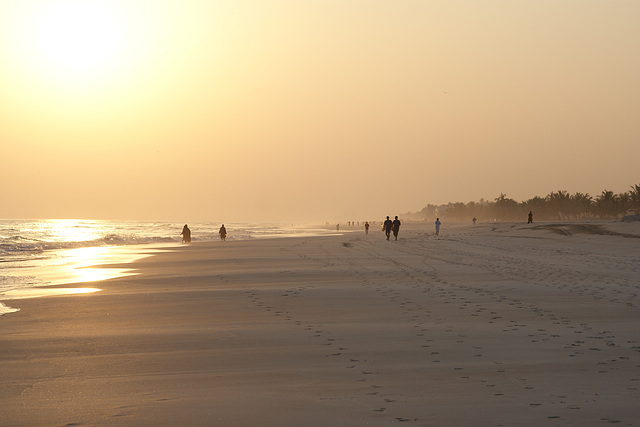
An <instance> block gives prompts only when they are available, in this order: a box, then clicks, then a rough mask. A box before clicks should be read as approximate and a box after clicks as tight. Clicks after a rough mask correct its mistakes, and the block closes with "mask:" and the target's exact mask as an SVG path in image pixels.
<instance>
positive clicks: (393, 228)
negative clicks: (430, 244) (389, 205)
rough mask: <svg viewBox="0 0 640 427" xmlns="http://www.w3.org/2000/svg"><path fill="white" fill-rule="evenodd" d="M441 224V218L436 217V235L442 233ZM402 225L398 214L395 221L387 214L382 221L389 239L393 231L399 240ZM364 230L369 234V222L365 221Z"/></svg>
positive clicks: (383, 228)
mask: <svg viewBox="0 0 640 427" xmlns="http://www.w3.org/2000/svg"><path fill="white" fill-rule="evenodd" d="M440 224H442V223H441V222H440V218H436V223H435V225H436V236H439V235H440ZM401 225H402V223H401V222H400V220H399V219H398V216H397V215H396V217H395V219H394V220H393V221H391V218H389V217H388V216H387V219H386V220H385V221H384V222H383V223H382V231H384V233H385V235H386V236H387V240H389V239H390V238H391V233H393V237H394V239H395V240H398V233H399V232H400V226H401ZM364 232H365V234H369V222H368V221H367V222H365V223H364Z"/></svg>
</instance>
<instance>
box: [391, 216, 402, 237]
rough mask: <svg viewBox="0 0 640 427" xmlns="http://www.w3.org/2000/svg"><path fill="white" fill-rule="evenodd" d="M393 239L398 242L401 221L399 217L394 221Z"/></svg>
mask: <svg viewBox="0 0 640 427" xmlns="http://www.w3.org/2000/svg"><path fill="white" fill-rule="evenodd" d="M392 225H393V237H395V239H396V240H398V232H399V231H400V225H401V224H400V220H399V219H398V215H396V219H394V220H393V223H392Z"/></svg>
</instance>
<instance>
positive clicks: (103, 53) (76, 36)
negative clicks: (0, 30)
mask: <svg viewBox="0 0 640 427" xmlns="http://www.w3.org/2000/svg"><path fill="white" fill-rule="evenodd" d="M35 22H36V34H37V36H36V37H35V44H36V48H37V49H38V50H39V54H40V55H42V56H43V57H44V58H45V59H46V60H47V62H48V63H49V64H50V65H51V66H54V67H56V68H58V69H60V70H61V71H64V72H71V73H84V72H91V71H94V70H98V69H100V68H101V67H104V66H105V65H107V64H108V63H109V62H110V61H112V60H114V59H115V57H116V56H117V53H118V49H119V48H121V46H122V33H121V31H120V28H119V27H118V23H117V20H116V17H115V16H114V15H113V14H110V11H109V9H108V8H106V7H105V6H104V4H103V3H100V2H94V1H81V0H71V1H52V2H51V3H48V7H46V8H44V9H43V10H42V11H41V13H40V15H39V16H38V19H37V20H36V21H35Z"/></svg>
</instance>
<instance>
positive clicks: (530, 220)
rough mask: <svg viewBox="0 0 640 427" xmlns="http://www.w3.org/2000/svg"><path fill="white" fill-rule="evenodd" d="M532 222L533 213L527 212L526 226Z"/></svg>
mask: <svg viewBox="0 0 640 427" xmlns="http://www.w3.org/2000/svg"><path fill="white" fill-rule="evenodd" d="M532 222H533V211H529V220H528V221H527V224H531V223H532Z"/></svg>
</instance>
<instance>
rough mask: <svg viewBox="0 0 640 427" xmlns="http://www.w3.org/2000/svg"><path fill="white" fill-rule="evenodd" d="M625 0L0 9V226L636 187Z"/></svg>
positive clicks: (638, 115)
mask: <svg viewBox="0 0 640 427" xmlns="http://www.w3.org/2000/svg"><path fill="white" fill-rule="evenodd" d="M638 17H640V2H639V1H637V0H615V1H604V0H598V1H595V0H503V1H497V0H483V1H477V0H448V1H442V0H399V1H388V0H384V1H378V0H323V1H319V0H313V1H312V0H237V1H215V0H135V1H131V0H122V1H121V0H111V1H107V0H105V1H97V0H96V1H88V0H87V1H82V0H0V64H1V66H0V153H1V155H0V199H1V202H0V203H1V205H0V218H83V219H128V220H137V219H140V220H176V221H195V220H212V221H223V222H224V221H226V222H232V221H298V222H304V221H323V222H324V221H347V220H358V221H360V220H372V219H373V220H376V219H380V218H383V217H384V216H386V215H399V214H402V213H404V212H415V211H419V210H420V209H422V208H423V207H424V206H426V205H427V204H429V203H430V204H443V203H448V202H465V203H466V202H470V201H478V200H480V199H481V198H483V199H485V200H493V199H495V198H496V197H498V196H499V195H500V194H501V193H503V194H506V195H507V196H508V197H510V198H513V199H515V200H517V201H524V200H527V199H529V198H532V197H535V196H545V195H546V194H548V193H550V192H551V191H558V190H565V191H568V192H570V193H574V192H583V193H589V194H591V195H592V196H596V195H598V194H600V192H601V191H603V190H605V189H607V190H612V191H614V192H616V193H619V192H625V191H628V190H629V189H630V187H631V185H635V184H640V163H639V162H638V159H639V158H640V120H639V119H640V78H638V76H640V25H638Z"/></svg>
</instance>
